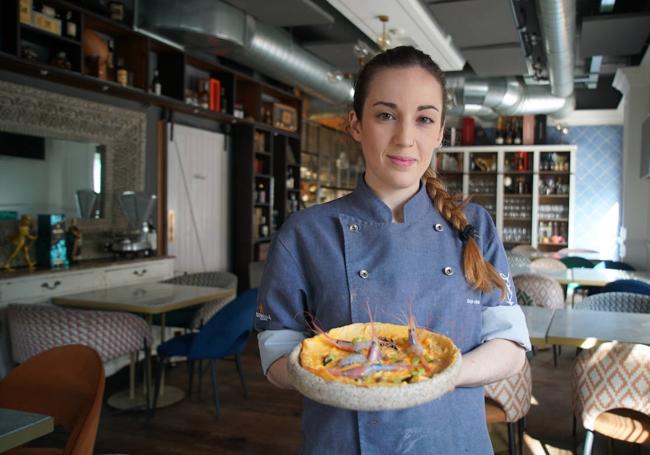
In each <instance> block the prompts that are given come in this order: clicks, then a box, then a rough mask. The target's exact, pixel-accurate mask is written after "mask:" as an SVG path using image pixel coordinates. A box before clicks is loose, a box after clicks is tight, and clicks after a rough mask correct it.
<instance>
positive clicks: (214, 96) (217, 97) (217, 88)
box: [210, 79, 221, 112]
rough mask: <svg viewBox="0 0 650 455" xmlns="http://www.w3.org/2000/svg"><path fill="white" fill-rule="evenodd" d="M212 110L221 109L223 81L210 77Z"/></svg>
mask: <svg viewBox="0 0 650 455" xmlns="http://www.w3.org/2000/svg"><path fill="white" fill-rule="evenodd" d="M210 110H211V111H215V112H220V111H221V81H219V79H210Z"/></svg>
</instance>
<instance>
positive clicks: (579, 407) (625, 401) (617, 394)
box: [572, 342, 650, 430]
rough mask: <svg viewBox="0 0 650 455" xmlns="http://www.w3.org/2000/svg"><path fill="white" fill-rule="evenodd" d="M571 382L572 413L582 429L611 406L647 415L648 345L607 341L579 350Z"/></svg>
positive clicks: (649, 412)
mask: <svg viewBox="0 0 650 455" xmlns="http://www.w3.org/2000/svg"><path fill="white" fill-rule="evenodd" d="M572 386H573V410H574V414H575V416H576V417H577V418H579V419H581V420H582V424H583V425H584V427H585V428H586V429H589V430H593V429H594V421H595V420H596V418H597V417H598V416H599V415H600V414H602V413H603V412H606V411H609V410H612V409H621V408H625V409H632V410H634V411H637V412H640V413H643V414H646V415H650V346H645V345H641V344H628V343H618V342H611V343H603V344H601V345H600V346H598V347H596V348H594V349H589V350H584V351H582V352H581V353H580V355H579V356H578V358H577V359H576V363H575V366H574V369H573V381H572Z"/></svg>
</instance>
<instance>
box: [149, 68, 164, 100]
mask: <svg viewBox="0 0 650 455" xmlns="http://www.w3.org/2000/svg"><path fill="white" fill-rule="evenodd" d="M149 91H150V92H151V93H153V94H155V95H162V85H161V84H160V77H159V76H158V69H157V68H156V69H155V70H153V78H152V79H151V87H150V88H149Z"/></svg>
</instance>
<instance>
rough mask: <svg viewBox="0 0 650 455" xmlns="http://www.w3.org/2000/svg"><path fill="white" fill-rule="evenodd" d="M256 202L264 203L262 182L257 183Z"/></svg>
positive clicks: (264, 195) (264, 190)
mask: <svg viewBox="0 0 650 455" xmlns="http://www.w3.org/2000/svg"><path fill="white" fill-rule="evenodd" d="M257 202H259V203H260V204H266V188H265V187H264V184H263V183H262V182H260V183H258V184H257Z"/></svg>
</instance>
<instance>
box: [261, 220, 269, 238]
mask: <svg viewBox="0 0 650 455" xmlns="http://www.w3.org/2000/svg"><path fill="white" fill-rule="evenodd" d="M259 234H260V237H262V238H266V237H268V236H269V225H268V223H267V222H266V217H265V216H264V215H262V217H261V218H260V232H259Z"/></svg>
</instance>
